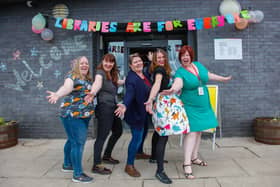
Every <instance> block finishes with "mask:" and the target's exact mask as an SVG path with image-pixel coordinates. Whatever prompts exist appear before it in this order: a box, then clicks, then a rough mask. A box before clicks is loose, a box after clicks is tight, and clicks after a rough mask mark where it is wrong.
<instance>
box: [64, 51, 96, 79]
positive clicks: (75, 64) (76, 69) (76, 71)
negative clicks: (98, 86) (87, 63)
mask: <svg viewBox="0 0 280 187" xmlns="http://www.w3.org/2000/svg"><path fill="white" fill-rule="evenodd" d="M82 58H86V59H88V58H87V57H86V56H79V57H78V58H76V59H74V60H72V62H71V63H72V64H71V67H72V70H71V71H69V72H68V74H72V75H73V76H74V77H75V78H78V79H85V80H87V81H92V78H91V75H90V68H89V69H88V72H87V74H86V76H85V77H84V76H83V75H82V74H81V72H80V63H81V59H82Z"/></svg>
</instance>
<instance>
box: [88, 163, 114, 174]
mask: <svg viewBox="0 0 280 187" xmlns="http://www.w3.org/2000/svg"><path fill="white" fill-rule="evenodd" d="M91 171H92V173H97V174H101V175H110V174H111V173H112V171H111V170H110V169H108V168H105V167H104V166H102V165H96V166H93V167H92V169H91Z"/></svg>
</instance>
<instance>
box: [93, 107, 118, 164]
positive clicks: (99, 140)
mask: <svg viewBox="0 0 280 187" xmlns="http://www.w3.org/2000/svg"><path fill="white" fill-rule="evenodd" d="M115 109H116V106H115V105H106V104H99V105H98V106H97V108H96V117H97V123H98V124H97V125H98V127H97V137H96V141H95V143H94V160H93V163H94V165H98V164H101V153H102V149H103V145H104V142H105V141H106V139H107V137H108V135H109V133H110V131H112V134H111V136H110V138H109V140H108V143H107V146H106V149H105V152H104V156H106V157H111V154H112V151H113V148H114V146H115V144H116V143H117V141H118V139H119V138H120V137H121V135H122V132H123V128H122V121H121V119H120V118H118V117H116V116H115V114H114V111H115Z"/></svg>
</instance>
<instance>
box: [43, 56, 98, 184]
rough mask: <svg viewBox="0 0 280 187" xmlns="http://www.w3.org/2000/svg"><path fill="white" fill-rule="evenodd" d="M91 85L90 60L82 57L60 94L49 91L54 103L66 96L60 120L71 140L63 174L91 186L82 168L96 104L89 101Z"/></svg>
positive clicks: (65, 152)
mask: <svg viewBox="0 0 280 187" xmlns="http://www.w3.org/2000/svg"><path fill="white" fill-rule="evenodd" d="M91 84H92V79H91V77H90V71H89V62H88V59H87V57H85V56H81V57H78V58H77V59H76V60H75V63H73V65H72V70H71V71H70V72H69V73H68V74H67V76H66V79H65V81H64V84H63V85H62V86H61V87H60V88H59V89H58V90H57V91H56V92H52V91H47V93H48V94H49V95H48V96H47V99H48V101H49V102H50V103H51V104H55V103H56V102H57V101H58V100H59V99H60V98H62V97H64V99H63V102H62V104H61V110H60V119H61V122H62V123H63V125H64V128H65V131H66V134H67V141H66V143H65V145H64V162H63V164H62V171H63V172H73V178H72V181H73V182H81V183H89V182H91V181H92V180H93V178H92V177H89V176H87V175H86V174H85V173H84V172H83V168H82V158H83V151H84V145H85V142H86V139H87V130H88V124H89V121H90V119H91V116H92V114H93V112H94V111H93V104H92V103H88V102H86V101H85V96H86V95H87V94H88V93H89V92H90V89H91Z"/></svg>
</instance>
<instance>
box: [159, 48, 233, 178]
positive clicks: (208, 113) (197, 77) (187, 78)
mask: <svg viewBox="0 0 280 187" xmlns="http://www.w3.org/2000/svg"><path fill="white" fill-rule="evenodd" d="M179 60H180V63H181V67H180V68H178V69H177V71H176V73H175V80H174V83H173V84H172V87H171V88H170V89H168V90H164V91H163V92H162V93H161V94H172V93H177V92H179V91H181V95H180V98H181V100H182V101H183V103H184V108H185V110H186V113H187V116H188V119H189V125H190V133H188V134H186V135H185V137H184V164H183V169H184V174H185V177H186V178H187V179H193V178H195V177H194V175H193V174H192V168H191V165H192V164H195V165H199V166H207V163H206V162H205V161H203V160H201V159H199V158H198V149H199V145H200V140H201V134H202V131H204V130H207V129H210V128H215V127H217V125H218V121H217V119H216V116H215V114H214V112H213V110H212V107H211V104H210V100H209V94H208V89H207V86H206V84H207V82H208V81H209V80H211V81H219V82H227V81H229V80H230V79H231V76H227V77H224V76H220V75H216V74H214V73H211V72H209V71H208V70H207V69H206V67H205V66H203V65H202V64H201V63H199V62H194V51H193V49H192V47H190V46H187V45H184V46H182V48H181V49H180V51H179Z"/></svg>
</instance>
